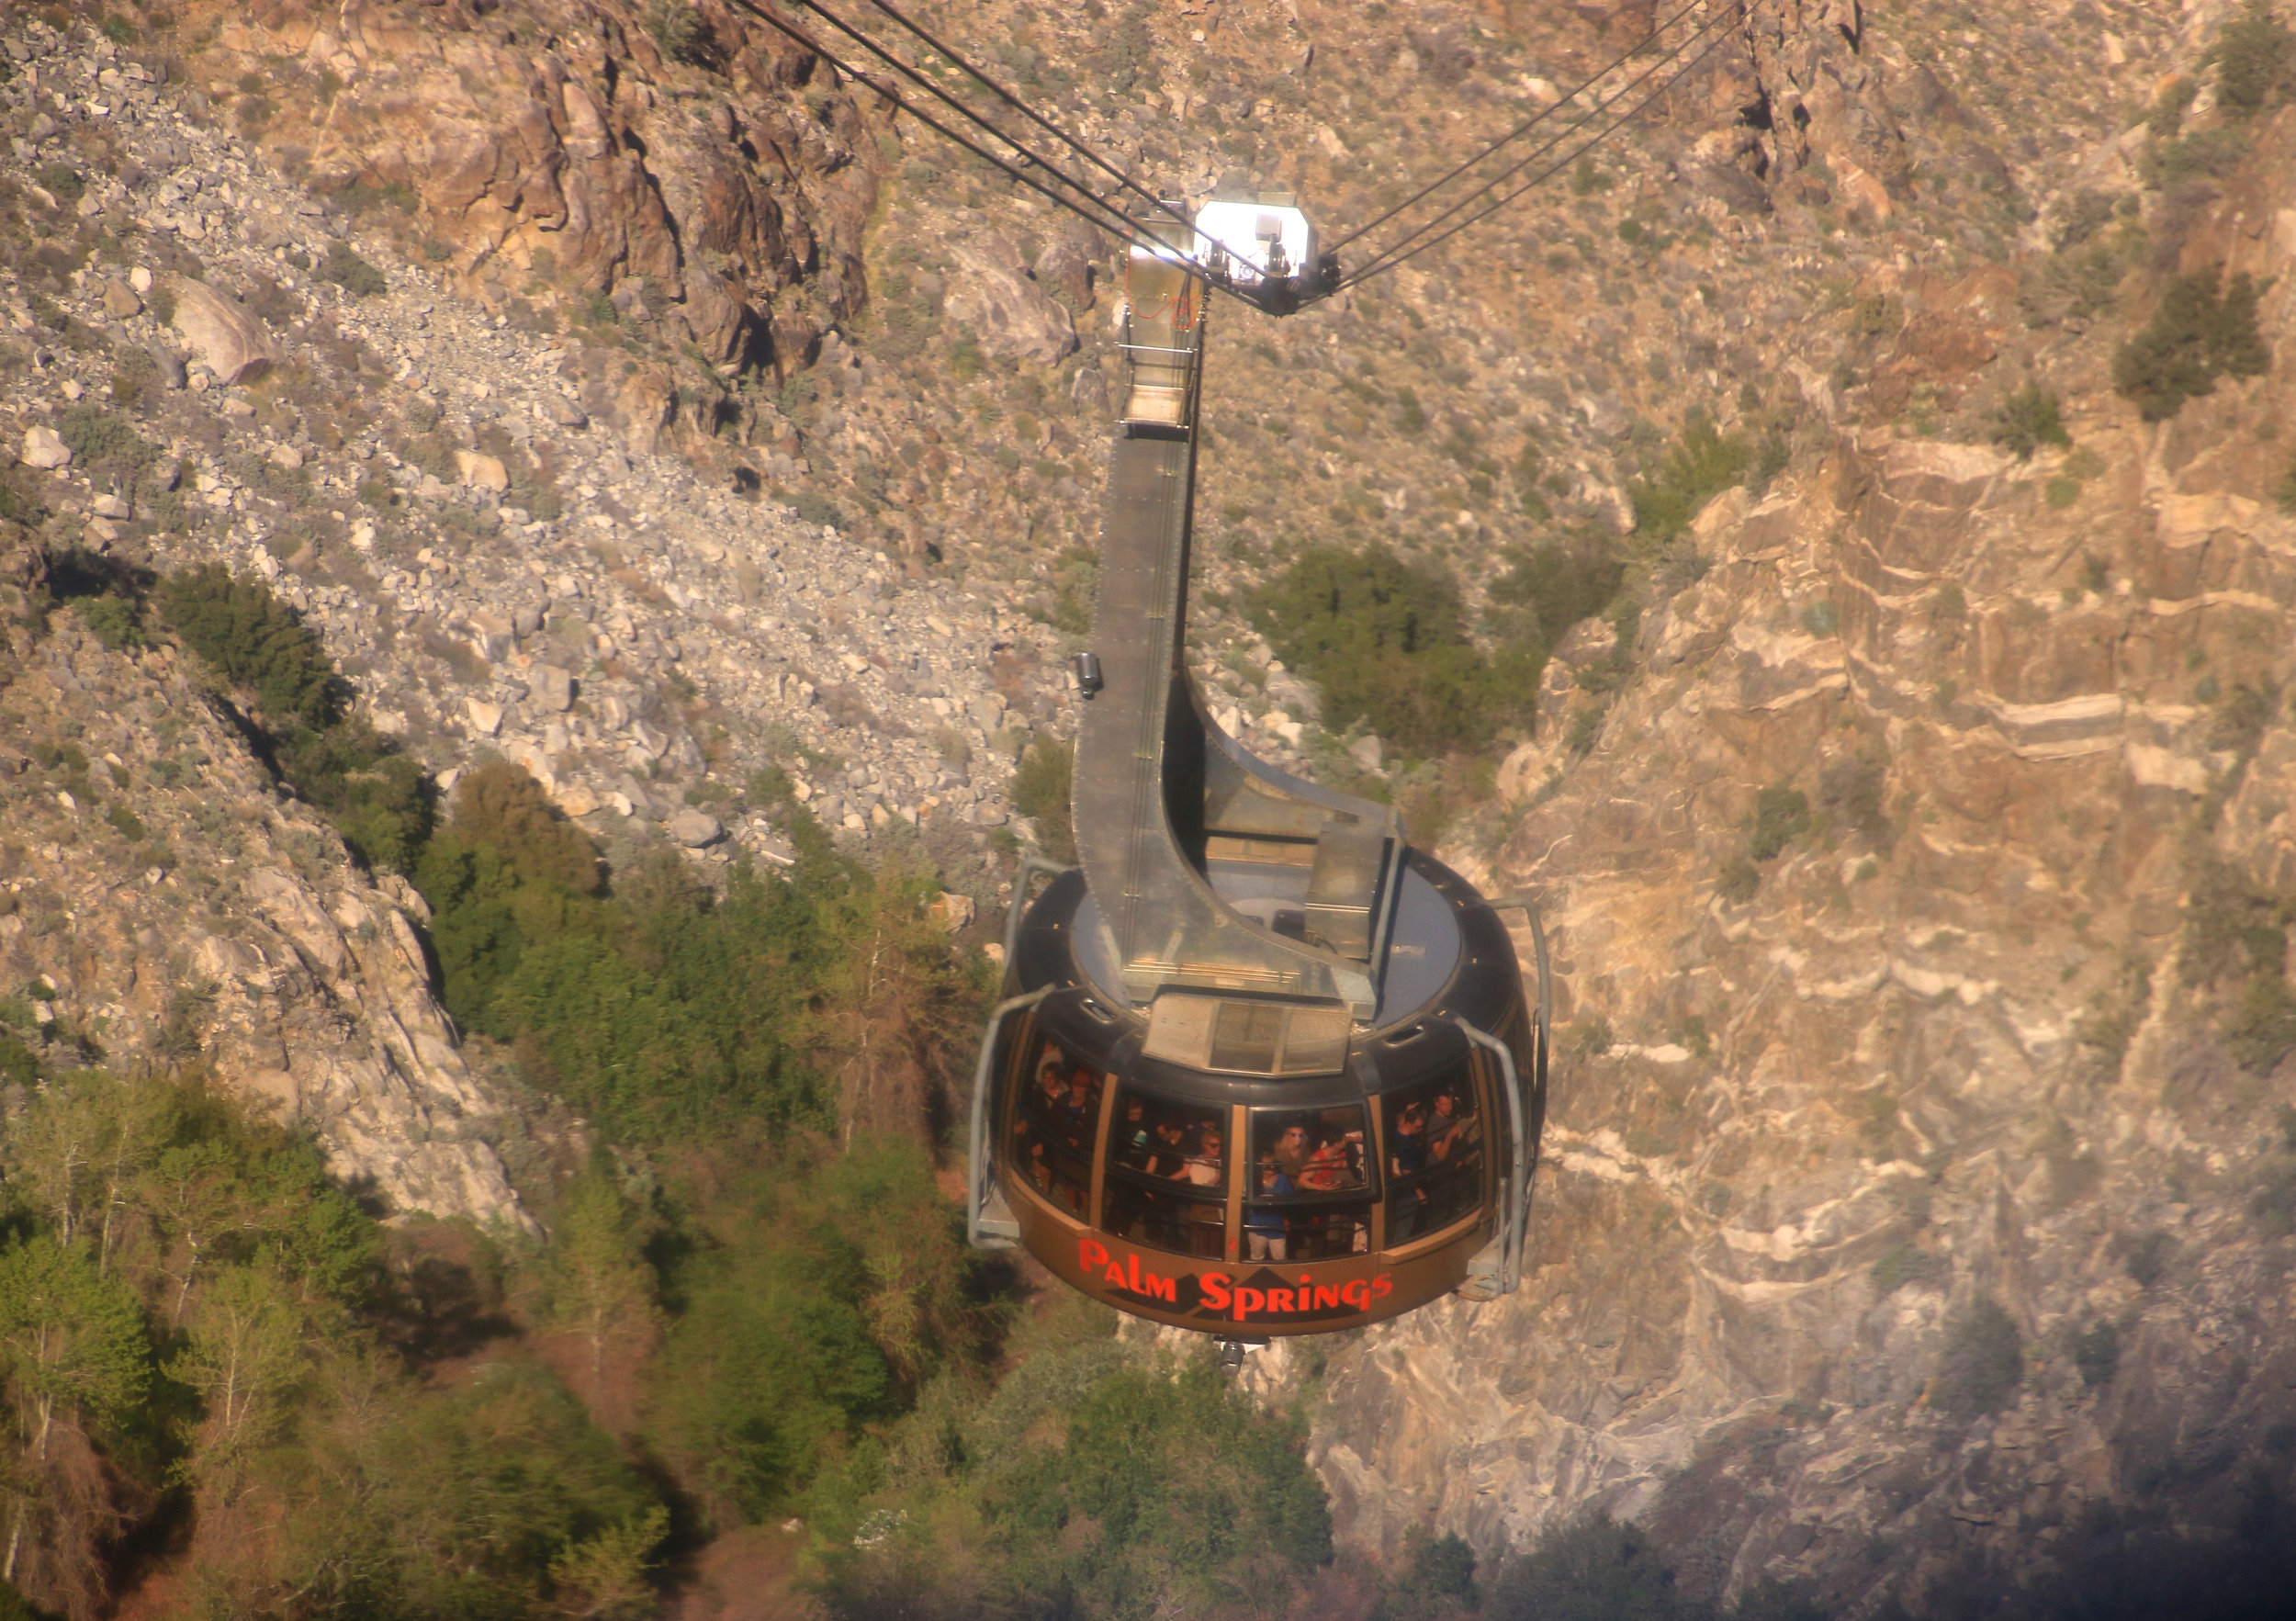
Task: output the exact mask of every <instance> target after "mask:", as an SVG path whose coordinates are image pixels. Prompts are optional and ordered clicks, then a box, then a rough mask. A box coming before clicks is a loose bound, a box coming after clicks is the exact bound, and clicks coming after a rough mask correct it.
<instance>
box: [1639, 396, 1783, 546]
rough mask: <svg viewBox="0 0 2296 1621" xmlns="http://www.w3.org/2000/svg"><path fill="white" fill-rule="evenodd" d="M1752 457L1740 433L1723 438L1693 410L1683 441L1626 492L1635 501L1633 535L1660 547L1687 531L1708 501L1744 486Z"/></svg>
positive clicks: (1702, 415)
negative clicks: (1735, 485)
mask: <svg viewBox="0 0 2296 1621" xmlns="http://www.w3.org/2000/svg"><path fill="white" fill-rule="evenodd" d="M1752 462H1753V452H1752V451H1751V450H1750V448H1749V447H1748V445H1747V443H1746V436H1745V435H1744V434H1742V433H1730V434H1727V435H1726V434H1724V433H1722V432H1721V431H1720V430H1718V429H1717V428H1716V427H1715V425H1714V422H1713V419H1712V418H1710V417H1708V416H1706V415H1705V413H1704V412H1701V411H1693V412H1692V413H1691V414H1690V415H1689V416H1688V417H1687V419H1686V420H1685V421H1684V422H1683V432H1682V436H1681V438H1679V439H1678V440H1676V441H1675V443H1674V444H1673V445H1671V447H1669V449H1668V450H1667V453H1666V455H1665V456H1664V457H1663V458H1662V459H1661V460H1660V464H1659V467H1658V470H1657V471H1656V472H1655V473H1654V474H1653V475H1651V476H1650V477H1649V478H1638V479H1636V480H1635V481H1634V483H1633V484H1631V485H1630V486H1628V488H1627V491H1626V494H1627V497H1628V498H1629V499H1630V500H1631V501H1633V502H1634V512H1635V535H1636V536H1637V538H1638V540H1639V541H1641V542H1642V543H1643V544H1645V545H1648V546H1661V545H1663V544H1665V543H1666V542H1667V541H1670V540H1671V539H1673V538H1674V536H1676V535H1680V534H1681V533H1682V532H1683V530H1685V529H1687V528H1689V527H1690V523H1691V520H1692V519H1694V518H1695V517H1696V516H1697V515H1698V514H1699V512H1702V511H1703V510H1704V509H1705V504H1706V502H1708V501H1712V500H1713V499H1714V498H1715V497H1716V496H1717V495H1719V494H1721V493H1722V492H1723V491H1724V490H1728V489H1729V488H1730V487H1731V486H1732V485H1734V484H1739V483H1741V482H1743V481H1744V479H1745V478H1746V472H1747V469H1748V467H1750V466H1751V465H1752Z"/></svg>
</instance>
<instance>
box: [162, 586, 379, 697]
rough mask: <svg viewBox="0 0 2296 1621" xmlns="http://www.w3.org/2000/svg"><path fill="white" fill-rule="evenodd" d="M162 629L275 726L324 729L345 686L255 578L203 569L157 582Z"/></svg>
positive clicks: (303, 628) (296, 619)
mask: <svg viewBox="0 0 2296 1621" xmlns="http://www.w3.org/2000/svg"><path fill="white" fill-rule="evenodd" d="M158 594H159V602H160V610H161V612H162V613H163V614H165V615H166V617H167V622H168V625H170V627H171V628H173V629H174V632H175V634H176V635H177V636H181V637H183V639H184V644H185V646H186V647H189V648H190V649H191V650H192V651H193V652H195V653H197V654H198V655H199V656H200V657H201V658H202V659H206V660H207V661H208V663H209V664H211V665H213V666H214V667H215V668H216V670H219V672H221V674H222V675H223V677H224V678H225V679H226V680H227V681H231V683H232V684H233V685H234V686H239V687H244V688H247V689H249V690H251V691H252V692H253V693H254V694H255V699H256V702H257V704H259V705H260V706H261V710H262V715H263V718H264V720H265V721H266V722H267V723H269V724H271V725H273V726H310V727H314V728H316V727H319V726H326V725H327V724H329V723H330V722H332V720H334V719H335V717H336V716H337V715H339V714H340V713H341V711H342V708H343V701H344V699H345V697H346V696H347V693H348V688H347V686H346V684H345V683H344V681H343V678H342V677H341V676H339V675H337V674H336V673H335V668H334V663H333V661H332V659H329V658H328V657H327V650H326V647H325V646H324V645H323V644H322V643H321V641H320V639H319V637H318V636H317V635H316V634H314V633H313V632H312V631H311V630H310V627H309V626H308V625H304V623H303V620H302V616H301V615H300V614H297V613H296V612H295V610H294V609H292V608H290V607H288V606H287V604H286V603H285V602H281V601H279V599H278V598H276V597H275V596H273V595H272V594H271V591H270V589H269V588H268V587H266V586H264V584H263V583H262V582H261V581H259V580H233V579H232V578H231V571H230V570H229V569H227V568H224V567H223V566H222V565H221V564H219V563H207V564H203V565H201V566H200V567H198V568H192V569H187V570H186V571H185V572H183V573H181V574H174V575H170V576H169V577H168V578H167V579H165V580H162V581H161V582H160V588H159V593H158Z"/></svg>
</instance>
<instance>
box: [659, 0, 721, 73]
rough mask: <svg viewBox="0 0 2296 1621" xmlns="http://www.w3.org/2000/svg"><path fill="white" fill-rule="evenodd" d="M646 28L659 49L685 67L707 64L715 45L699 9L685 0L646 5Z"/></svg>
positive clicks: (669, 0) (664, 0)
mask: <svg viewBox="0 0 2296 1621" xmlns="http://www.w3.org/2000/svg"><path fill="white" fill-rule="evenodd" d="M646 31H647V33H648V34H650V35H652V36H653V39H654V43H655V44H656V45H658V46H659V47H660V48H661V53H662V54H663V55H664V56H666V57H668V58H669V59H670V61H672V62H683V63H685V64H686V65H687V66H688V67H697V68H698V67H707V66H709V65H710V54H711V52H712V51H713V50H714V49H715V41H714V40H712V39H711V38H710V30H709V26H708V24H707V23H706V22H704V21H703V17H702V14H701V12H700V11H699V10H698V9H696V8H695V7H694V6H690V5H687V4H685V3H684V0H655V4H653V5H652V6H647V8H646Z"/></svg>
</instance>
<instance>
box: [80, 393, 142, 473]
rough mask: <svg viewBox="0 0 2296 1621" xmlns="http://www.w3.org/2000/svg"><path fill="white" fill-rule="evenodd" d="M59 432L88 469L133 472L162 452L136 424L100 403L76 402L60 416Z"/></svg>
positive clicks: (84, 467) (101, 471) (82, 467)
mask: <svg viewBox="0 0 2296 1621" xmlns="http://www.w3.org/2000/svg"><path fill="white" fill-rule="evenodd" d="M56 435H57V437H58V438H60V439H62V441H63V442H64V444H65V445H66V446H67V447H69V448H70V450H71V452H72V463H73V466H74V467H79V468H81V469H83V470H84V471H87V472H92V473H109V474H114V475H125V476H131V475H133V474H135V473H137V472H139V471H141V469H142V468H143V467H147V466H149V465H150V464H151V461H152V457H153V456H157V455H158V454H159V453H158V452H157V451H155V450H153V449H152V446H151V445H149V444H148V443H146V442H145V440H144V438H143V436H142V435H141V433H137V432H136V431H135V429H134V427H133V426H132V425H131V424H130V423H129V422H128V421H127V420H126V419H125V418H124V417H121V416H119V415H118V414H117V413H115V412H112V411H107V410H105V409H104V408H103V407H102V406H100V405H74V406H72V407H70V408H68V409H67V410H66V411H64V413H63V414H62V416H60V417H58V418H57V419H56Z"/></svg>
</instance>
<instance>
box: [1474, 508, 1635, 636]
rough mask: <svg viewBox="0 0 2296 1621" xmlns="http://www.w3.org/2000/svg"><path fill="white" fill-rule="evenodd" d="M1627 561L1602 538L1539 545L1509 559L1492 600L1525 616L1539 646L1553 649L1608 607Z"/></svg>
mask: <svg viewBox="0 0 2296 1621" xmlns="http://www.w3.org/2000/svg"><path fill="white" fill-rule="evenodd" d="M1625 580H1626V559H1625V558H1623V557H1620V556H1619V555H1618V553H1617V550H1616V548H1615V546H1611V545H1610V544H1609V543H1608V542H1607V541H1605V540H1604V538H1603V537H1601V536H1600V535H1594V534H1592V533H1588V534H1583V535H1577V536H1574V537H1573V538H1571V539H1570V540H1567V541H1558V540H1543V541H1540V542H1539V543H1537V544H1536V546H1530V547H1527V548H1525V549H1523V550H1518V551H1516V552H1514V553H1513V554H1511V566H1510V567H1509V568H1508V569H1507V571H1506V572H1505V573H1504V574H1502V575H1501V576H1499V578H1498V579H1496V580H1492V581H1491V590H1490V595H1491V601H1492V602H1495V603H1499V604H1501V605H1502V606H1503V607H1509V608H1519V609H1522V610H1524V611H1525V612H1526V613H1527V614H1528V616H1529V618H1530V620H1531V625H1532V626H1533V627H1535V628H1536V634H1537V637H1538V640H1539V643H1540V645H1541V646H1542V647H1550V648H1551V647H1553V646H1554V645H1555V644H1556V643H1557V642H1559V641H1560V640H1562V638H1563V636H1565V634H1567V633H1568V632H1569V631H1570V628H1571V626H1573V625H1577V624H1578V623H1579V622H1580V621H1581V620H1584V619H1592V618H1593V617H1594V615H1596V614H1600V613H1601V612H1602V611H1603V610H1604V608H1605V607H1607V606H1609V605H1610V602H1611V599H1612V598H1613V597H1615V596H1616V595H1617V594H1618V588H1619V586H1620V585H1621V584H1623V583H1624V582H1625Z"/></svg>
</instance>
